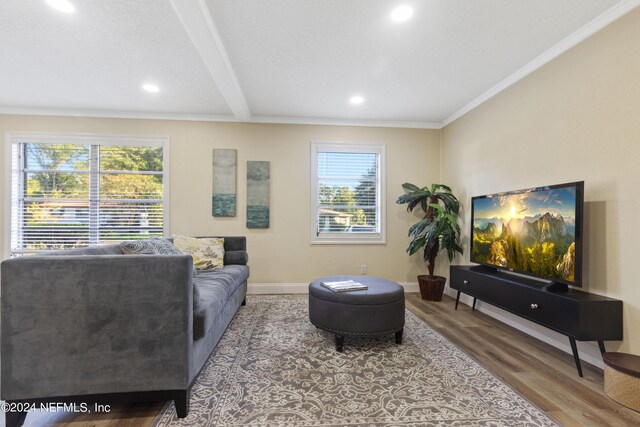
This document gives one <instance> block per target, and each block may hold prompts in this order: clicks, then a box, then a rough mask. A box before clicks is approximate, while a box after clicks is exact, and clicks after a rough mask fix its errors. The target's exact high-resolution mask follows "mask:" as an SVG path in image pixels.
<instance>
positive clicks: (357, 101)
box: [349, 95, 364, 105]
mask: <svg viewBox="0 0 640 427" xmlns="http://www.w3.org/2000/svg"><path fill="white" fill-rule="evenodd" d="M349 102H350V103H352V104H356V105H357V104H362V103H363V102H364V98H363V97H361V96H360V95H356V96H352V97H351V99H350V100H349Z"/></svg>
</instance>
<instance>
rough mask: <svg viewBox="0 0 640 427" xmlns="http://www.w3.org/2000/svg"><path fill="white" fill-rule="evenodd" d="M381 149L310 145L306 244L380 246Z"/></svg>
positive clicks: (373, 147)
mask: <svg viewBox="0 0 640 427" xmlns="http://www.w3.org/2000/svg"><path fill="white" fill-rule="evenodd" d="M384 155H385V146H384V145H362V144H357V145H356V144H339V143H319V142H312V143H311V170H312V176H311V215H312V218H311V224H312V229H311V242H312V243H349V244H356V243H362V244H367V243H385V230H384V203H383V201H384V200H385V199H384V194H385V193H384V182H385V180H384V170H385V157H384Z"/></svg>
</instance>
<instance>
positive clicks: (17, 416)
mask: <svg viewBox="0 0 640 427" xmlns="http://www.w3.org/2000/svg"><path fill="white" fill-rule="evenodd" d="M26 418H27V411H21V412H9V411H7V412H5V414H4V423H5V426H6V427H20V426H21V425H22V424H24V420H25V419H26Z"/></svg>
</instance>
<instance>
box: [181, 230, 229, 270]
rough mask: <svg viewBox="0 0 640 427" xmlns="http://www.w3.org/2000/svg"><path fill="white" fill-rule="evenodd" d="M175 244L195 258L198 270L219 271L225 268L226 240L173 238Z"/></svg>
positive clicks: (214, 238)
mask: <svg viewBox="0 0 640 427" xmlns="http://www.w3.org/2000/svg"><path fill="white" fill-rule="evenodd" d="M173 244H174V245H175V246H176V247H177V248H178V249H180V250H181V251H182V252H183V253H185V254H188V255H191V256H192V257H193V265H194V266H195V267H196V269H198V270H218V269H220V268H222V267H224V239H222V238H218V237H203V238H197V237H189V236H173Z"/></svg>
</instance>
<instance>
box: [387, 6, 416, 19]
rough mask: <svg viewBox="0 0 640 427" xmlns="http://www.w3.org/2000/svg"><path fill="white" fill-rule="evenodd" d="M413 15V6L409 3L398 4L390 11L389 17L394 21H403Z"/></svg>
mask: <svg viewBox="0 0 640 427" xmlns="http://www.w3.org/2000/svg"><path fill="white" fill-rule="evenodd" d="M411 15H413V8H412V7H411V6H409V5H406V4H405V5H402V6H398V7H396V8H395V9H393V10H392V11H391V19H392V20H393V21H395V22H404V21H406V20H407V19H409V18H411Z"/></svg>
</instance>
